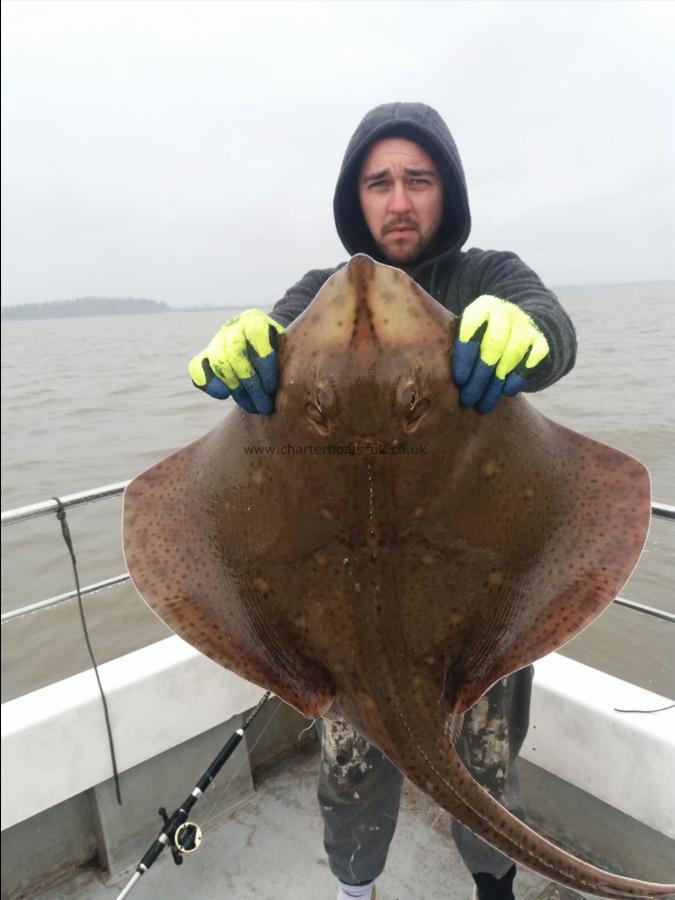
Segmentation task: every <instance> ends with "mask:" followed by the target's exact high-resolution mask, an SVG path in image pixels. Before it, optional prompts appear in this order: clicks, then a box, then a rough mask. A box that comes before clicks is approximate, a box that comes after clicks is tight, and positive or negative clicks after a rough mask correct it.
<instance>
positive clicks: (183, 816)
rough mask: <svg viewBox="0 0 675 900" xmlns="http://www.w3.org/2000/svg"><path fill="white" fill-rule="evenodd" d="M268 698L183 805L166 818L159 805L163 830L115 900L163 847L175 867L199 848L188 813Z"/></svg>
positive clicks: (199, 838) (128, 889)
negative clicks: (188, 854) (168, 848)
mask: <svg viewBox="0 0 675 900" xmlns="http://www.w3.org/2000/svg"><path fill="white" fill-rule="evenodd" d="M271 696H272V693H271V691H267V693H265V694H264V695H263V697H262V698H261V700H260V702H259V703H258V705H257V706H256V707H255V708H254V709H253V710H252V711H251V713H250V715H249V716H248V718H247V719H246V721H245V722H244V723H243V725H242V726H241V728H237V730H236V731H235V732H234V734H233V735H231V736H230V737H229V738H228V740H227V743H226V744H225V746H224V747H223V749H222V750H221V751H220V753H219V754H218V755H217V756H216V758H215V759H214V760H213V762H212V763H211V765H210V766H209V767H208V769H207V770H206V772H204V774H203V775H202V777H201V778H200V779H199V781H198V782H197V784H196V785H195V787H194V788H193V789H192V792H191V793H190V794H189V795H188V797H187V798H186V799H185V800H184V802H183V804H182V805H181V806H179V807H178V809H177V810H176V811H175V812H174V813H173V815H171V816H168V815H167V814H166V809H165V808H164V807H163V806H162V807H160V809H159V815H160V816H161V817H162V821H163V823H164V828H163V829H162V831H161V832H160V833H159V836H158V837H157V839H156V840H155V842H154V843H153V844H152V846H151V847H150V848H149V850H148V852H147V853H146V854H145V856H144V857H143V859H142V860H141V861H140V862H139V864H138V866H137V867H136V871H135V872H134V874H133V875H132V876H131V878H130V879H129V881H128V882H127V884H126V886H125V887H124V889H123V891H122V893H121V894H118V895H117V900H123V898H124V897H126V896H128V894H129V893H130V892H131V890H132V889H133V887H134V885H135V884H136V883H137V882H138V880H139V879H140V877H141V876H142V875H145V873H146V872H147V871H148V869H149V868H150V866H151V865H152V864H153V863H154V862H155V860H156V859H157V857H158V856H159V854H160V853H161V852H162V850H163V849H164V848H165V847H169V846H170V848H171V854H172V856H173V861H174V862H175V863H176V865H177V866H180V865H182V863H183V855H184V854H186V853H193V852H194V851H195V850H196V849H197V848H198V847H199V845H200V844H201V842H202V830H201V828H200V827H199V825H197V824H196V823H195V822H189V821H188V815H189V814H190V810H191V809H192V807H193V806H194V805H195V803H196V802H197V800H199V798H200V797H201V795H202V794H203V793H204V791H205V790H206V789H207V787H208V786H209V785H210V784H211V782H212V781H213V779H214V778H215V777H216V775H217V774H218V772H220V770H221V769H222V767H223V765H224V764H225V763H226V762H227V760H228V759H229V758H230V756H232V754H233V753H234V751H235V749H236V748H237V746H238V745H239V742H240V741H241V739H242V738H243V736H244V732H245V731H246V729H247V728H248V726H249V725H250V724H251V722H252V721H253V720H254V719H255V717H256V716H257V715H258V713H259V712H260V710H261V709H262V708H263V706H264V704H265V703H266V702H267V701H268V700H269V698H270V697H271Z"/></svg>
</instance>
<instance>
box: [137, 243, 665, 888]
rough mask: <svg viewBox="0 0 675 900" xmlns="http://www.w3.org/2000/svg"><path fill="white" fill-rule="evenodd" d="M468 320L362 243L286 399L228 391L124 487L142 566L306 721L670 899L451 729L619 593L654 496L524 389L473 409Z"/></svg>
mask: <svg viewBox="0 0 675 900" xmlns="http://www.w3.org/2000/svg"><path fill="white" fill-rule="evenodd" d="M455 332H456V320H454V319H453V317H452V316H451V315H450V314H449V313H448V312H447V311H446V310H445V309H443V307H441V306H440V305H439V304H438V303H436V301H434V300H433V299H432V298H431V297H429V296H428V295H427V294H425V293H424V292H423V291H422V290H421V289H420V288H419V287H418V286H417V285H416V284H415V283H414V282H413V281H412V280H411V279H409V278H408V277H407V276H406V275H405V274H404V273H403V272H401V271H399V270H396V269H392V268H389V267H387V266H382V265H379V264H376V263H374V262H373V261H372V260H371V259H369V258H368V257H364V256H359V257H354V259H352V260H351V262H350V263H349V264H348V265H347V266H346V267H344V268H343V269H341V270H340V271H339V272H338V273H336V274H335V275H334V276H333V277H332V278H331V279H329V280H328V281H327V282H326V284H325V285H324V287H323V288H322V290H321V292H320V293H319V294H318V295H317V297H316V298H315V300H314V301H313V302H312V304H311V305H310V306H309V307H308V309H307V310H306V311H305V312H304V313H303V314H302V316H300V317H299V318H298V319H297V320H296V321H295V322H294V323H293V324H292V325H291V326H290V328H289V329H288V332H287V334H286V335H282V336H280V339H279V355H280V362H281V381H280V388H279V392H278V394H277V399H276V412H275V414H274V415H273V416H269V417H266V416H251V415H248V414H246V413H244V412H242V411H241V410H238V409H236V410H234V411H233V412H231V413H230V414H229V415H228V416H227V418H226V419H225V421H224V422H223V423H222V424H221V425H220V426H218V427H217V428H216V429H214V430H213V431H212V432H210V433H209V434H208V435H206V436H205V437H203V438H201V439H200V440H198V441H196V442H194V443H193V444H191V445H190V446H189V447H187V448H185V449H184V450H181V451H179V452H178V453H176V454H174V455H173V456H171V457H169V458H168V459H167V460H164V462H162V463H160V464H159V465H158V466H155V467H153V468H152V469H150V470H149V471H148V472H146V473H144V474H143V475H141V476H140V477H139V478H137V479H136V480H135V481H134V482H133V483H132V484H131V485H130V486H129V488H128V489H127V493H126V499H125V513H124V517H125V519H124V541H125V553H126V558H127V563H128V567H129V571H130V572H131V575H132V578H133V580H134V583H135V584H136V586H137V588H138V590H139V591H140V593H141V594H142V596H143V597H144V598H145V600H146V601H147V602H148V603H149V605H150V606H151V607H152V608H153V609H154V610H155V611H156V612H157V614H158V615H159V616H160V617H161V618H162V619H163V620H164V621H165V622H166V623H167V624H168V625H169V626H170V627H171V628H173V629H174V630H175V631H176V632H177V633H178V634H180V635H181V636H182V637H183V638H185V639H186V640H187V641H189V642H190V643H192V644H193V645H194V646H196V647H197V648H198V649H200V650H201V651H202V652H204V653H205V654H206V655H208V656H209V657H211V658H212V659H214V660H215V661H216V662H219V663H220V664H222V665H224V666H227V667H228V668H230V669H232V670H233V671H235V672H237V673H238V674H240V675H242V676H243V677H245V678H248V679H249V680H251V681H254V682H256V683H257V684H260V685H262V686H264V687H265V688H267V689H270V690H273V691H274V692H276V693H277V694H278V695H279V696H280V697H282V698H283V699H285V700H287V701H288V702H289V703H291V704H292V705H293V706H295V707H296V708H297V709H299V710H300V711H301V712H303V713H304V714H305V715H307V716H311V717H315V716H318V715H331V714H335V715H340V714H341V715H344V716H346V717H347V718H348V719H350V720H351V721H352V722H353V723H354V725H355V726H356V727H357V728H358V730H359V731H361V733H362V734H363V735H364V736H365V737H366V739H367V740H369V741H371V742H372V743H374V744H376V745H377V746H378V747H379V748H380V749H381V750H382V751H383V752H384V753H385V754H386V755H387V756H389V757H390V759H392V761H393V762H394V763H395V764H396V765H397V766H399V768H400V769H401V770H402V771H403V772H404V773H405V774H406V775H407V776H408V777H409V778H410V779H411V780H412V781H414V782H415V783H416V784H417V785H418V786H419V787H420V788H421V789H422V790H424V791H426V792H427V793H428V794H430V796H432V797H433V798H434V799H435V800H436V802H437V803H439V804H440V805H441V806H442V807H444V808H445V809H447V810H449V811H450V812H451V813H452V814H453V815H455V816H456V817H457V818H458V819H459V820H460V821H462V822H463V823H464V824H466V825H467V826H468V827H469V828H471V829H472V830H474V831H475V832H476V833H477V834H478V835H480V836H481V837H483V838H485V840H487V841H488V842H489V843H491V844H493V845H494V846H495V847H497V848H498V849H500V850H501V851H502V852H504V853H506V854H507V855H508V856H509V857H511V858H512V859H514V860H515V861H516V862H518V863H521V864H523V865H525V866H527V867H529V868H531V869H533V870H534V871H537V872H539V873H541V874H542V875H545V876H546V877H549V878H551V879H553V880H555V881H559V882H560V883H562V884H566V885H568V886H570V887H572V888H575V889H577V890H580V891H583V892H586V893H596V894H600V895H601V896H607V897H616V898H630V897H666V896H670V895H671V894H674V893H675V886H673V885H656V884H650V883H647V882H639V881H635V880H631V879H626V878H622V877H619V876H615V875H611V874H609V873H605V872H602V871H601V870H599V869H595V868H594V867H592V866H589V865H588V864H587V863H584V862H582V861H581V860H577V859H575V858H574V857H570V856H569V855H567V854H565V853H564V852H563V851H562V850H560V849H559V848H557V847H555V846H554V845H552V844H550V843H549V842H548V841H546V840H544V839H543V838H542V837H540V836H539V835H537V834H536V833H535V832H533V831H531V830H530V829H528V828H526V826H524V825H523V824H522V823H521V822H519V821H518V820H517V819H515V818H513V817H512V816H511V815H510V814H509V813H508V812H507V811H506V810H505V809H504V808H503V807H501V806H499V804H497V803H496V802H495V801H494V800H493V799H492V798H491V797H490V795H489V794H487V793H486V792H485V791H484V790H483V789H482V788H481V787H480V786H479V785H478V784H477V783H476V782H475V781H474V780H473V779H472V778H471V776H470V775H469V774H468V773H467V771H466V770H465V769H464V767H463V766H462V764H461V762H460V761H459V758H458V757H457V754H456V753H455V751H454V749H453V747H452V745H451V743H450V742H449V740H448V739H447V737H446V733H447V731H446V725H447V718H448V715H449V714H451V713H453V712H454V713H455V714H461V713H462V712H463V711H465V710H467V709H469V708H470V707H471V706H472V705H473V704H474V703H475V702H476V701H477V700H478V699H479V698H480V697H481V696H482V694H484V693H485V691H486V690H488V688H489V687H490V686H491V685H492V684H494V683H495V682H496V681H498V680H499V679H500V678H503V677H504V676H505V675H507V674H508V673H509V672H512V671H515V670H516V669H519V668H521V667H522V666H525V665H527V664H528V663H530V662H531V661H533V660H535V659H537V658H539V657H541V656H543V655H545V654H546V653H549V652H550V651H552V650H554V649H557V648H558V647H560V646H561V645H562V644H563V643H565V642H566V641H568V640H569V639H570V638H572V637H573V636H574V635H575V634H577V633H578V632H579V631H580V630H582V629H583V628H584V627H586V626H587V625H588V624H589V623H590V622H591V621H593V619H595V618H596V617H597V616H598V615H599V614H600V613H601V612H602V611H603V610H604V609H605V608H606V607H607V606H608V605H609V604H610V603H611V600H612V599H613V597H614V596H616V594H617V593H618V592H619V590H620V589H621V587H622V586H623V584H624V583H625V581H626V580H627V579H628V577H629V575H630V573H631V571H632V569H633V568H634V566H635V563H636V562H637V559H638V557H639V554H640V551H641V549H642V546H643V544H644V540H645V538H646V534H647V529H648V525H649V520H650V502H651V497H650V485H649V476H648V474H647V472H646V470H645V469H644V467H643V466H641V465H640V464H639V463H638V462H636V461H635V460H633V459H631V458H630V457H628V456H626V455H625V454H623V453H620V452H618V451H616V450H612V449H611V448H609V447H605V446H604V445H602V444H598V443H597V442H595V441H592V440H590V439H588V438H585V437H583V436H582V435H578V434H575V433H574V432H571V431H569V430H567V429H565V428H562V427H560V426H559V425H556V424H555V423H554V422H551V421H550V420H548V419H546V418H545V417H544V416H541V415H540V414H539V413H537V412H536V410H535V409H534V408H533V407H532V406H531V405H530V404H529V403H528V402H527V400H525V399H524V398H523V397H522V396H521V397H516V398H512V399H509V400H505V401H502V402H501V403H500V405H499V406H498V407H497V409H496V410H495V411H494V412H492V413H490V414H489V415H487V416H481V415H480V414H479V413H477V412H476V411H475V410H474V409H470V408H468V409H467V408H462V407H460V405H459V401H458V392H457V389H456V388H455V386H454V384H453V381H452V378H451V371H450V353H451V348H452V343H453V340H454V335H455Z"/></svg>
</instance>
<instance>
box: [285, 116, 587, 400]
mask: <svg viewBox="0 0 675 900" xmlns="http://www.w3.org/2000/svg"><path fill="white" fill-rule="evenodd" d="M384 137H403V138H407V139H408V140H411V141H415V143H417V144H420V145H421V146H422V147H424V149H425V150H426V151H427V153H428V154H429V155H430V156H431V158H432V159H433V160H434V162H435V163H436V165H437V167H438V171H439V174H440V175H441V176H442V178H443V183H444V203H445V205H444V214H443V219H442V222H441V227H440V230H439V234H438V237H437V239H436V240H435V241H434V243H433V246H432V247H431V248H429V250H428V251H427V253H426V255H424V256H422V257H421V258H420V259H419V260H417V262H416V263H415V266H414V267H413V268H412V269H411V271H410V273H409V274H410V276H411V277H412V278H414V279H415V281H416V282H417V283H418V284H419V285H420V287H422V288H423V289H424V290H425V291H427V293H429V294H431V296H432V297H434V298H435V299H436V300H438V301H439V303H441V304H442V305H443V306H445V307H446V309H448V310H450V312H452V313H454V314H455V315H458V316H459V315H461V314H462V312H463V310H464V309H465V308H466V307H467V306H468V305H469V303H472V302H473V301H474V300H475V299H476V298H477V297H480V296H481V294H492V295H493V296H495V297H501V298H502V299H503V300H510V301H511V302H512V303H516V304H517V305H518V306H519V307H520V308H521V309H523V310H524V311H525V312H527V313H528V315H530V316H531V317H532V319H533V320H534V322H536V324H537V325H538V326H539V328H540V329H541V330H542V332H543V333H544V335H545V336H546V339H547V340H548V343H549V347H550V351H551V352H550V354H549V355H548V357H547V358H546V359H545V360H544V361H543V362H542V363H541V364H540V365H539V366H538V367H537V371H536V374H535V375H534V376H533V377H532V378H531V380H530V382H529V383H528V387H527V388H526V390H529V391H538V390H541V389H542V388H545V387H548V386H549V385H550V384H553V383H554V382H555V381H557V380H558V379H559V378H561V377H562V376H563V375H565V374H566V373H567V372H569V371H570V369H571V368H572V366H573V365H574V360H575V356H576V335H575V332H574V326H573V325H572V321H571V320H570V318H569V316H568V315H567V313H566V312H565V310H564V309H563V308H562V306H561V305H560V302H559V300H558V299H557V297H556V296H555V294H553V293H552V292H551V291H549V290H548V289H547V288H546V287H544V285H543V284H542V282H541V280H540V279H539V277H538V276H537V275H536V274H535V273H534V272H533V271H532V269H530V268H528V266H526V265H525V263H524V262H523V261H522V260H521V259H519V257H518V256H516V254H515V253H509V252H503V251H497V250H478V249H476V248H472V249H470V250H466V251H463V250H462V249H461V248H462V246H463V245H464V243H465V241H466V240H467V238H468V236H469V232H470V230H471V215H470V212H469V199H468V194H467V188H466V180H465V178H464V170H463V168H462V162H461V160H460V157H459V153H458V151H457V147H456V145H455V142H454V140H453V138H452V135H451V134H450V132H449V130H448V128H447V126H446V124H445V122H444V121H443V119H441V117H440V116H439V115H438V113H437V112H436V111H435V110H434V109H432V108H431V107H430V106H426V105H425V104H423V103H385V104H383V105H381V106H377V107H375V109H372V110H371V111H370V112H369V113H367V114H366V116H365V117H364V119H363V120H362V122H361V123H360V125H359V126H358V128H357V129H356V131H355V132H354V135H353V137H352V139H351V140H350V142H349V145H348V147H347V151H346V153H345V156H344V160H343V162H342V168H341V169H340V174H339V176H338V180H337V185H336V188H335V197H334V201H333V212H334V215H335V226H336V228H337V232H338V235H339V237H340V240H341V241H342V243H343V244H344V246H345V249H346V250H347V252H348V253H349V254H350V255H354V254H355V253H367V254H368V255H369V256H372V257H373V259H376V260H379V261H380V262H386V260H384V259H383V258H382V254H381V252H380V250H379V248H378V247H377V245H376V243H375V241H374V240H373V238H372V235H371V234H370V231H369V230H368V227H367V225H366V223H365V220H364V218H363V215H362V213H361V205H360V203H359V197H358V175H359V170H360V166H361V162H362V160H363V158H364V156H365V153H366V151H367V150H368V148H369V147H370V146H371V145H372V144H373V143H374V142H375V141H376V140H379V139H381V138H384ZM343 265H345V263H344V262H343V263H340V264H339V265H338V266H336V267H335V268H332V269H313V270H312V271H310V272H308V273H307V274H306V275H305V276H304V278H302V279H301V280H300V281H299V282H298V283H297V284H295V285H293V287H291V288H289V290H288V291H287V292H286V294H285V296H284V297H283V298H282V299H281V300H279V302H278V303H276V304H275V306H274V309H273V310H272V313H271V315H272V318H273V319H275V320H276V321H277V322H279V323H280V324H281V325H284V326H286V325H289V324H290V323H291V322H292V321H293V320H294V319H295V318H297V316H299V315H300V313H301V312H303V310H305V309H306V308H307V306H308V305H309V304H310V303H311V301H312V300H313V299H314V297H315V296H316V294H317V293H318V291H319V289H320V288H321V286H322V285H323V283H324V282H325V281H327V280H328V278H330V276H331V275H333V273H334V272H336V271H337V270H338V269H339V268H340V267H341V266H343Z"/></svg>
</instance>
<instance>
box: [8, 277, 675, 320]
mask: <svg viewBox="0 0 675 900" xmlns="http://www.w3.org/2000/svg"><path fill="white" fill-rule="evenodd" d="M656 285H659V286H664V285H675V281H673V280H672V279H669V278H661V279H654V280H652V281H621V282H598V283H597V284H564V285H552V286H551V289H552V290H553V291H554V292H559V291H560V292H565V291H581V290H586V291H596V290H600V289H607V288H611V289H615V288H620V287H649V286H656ZM243 308H244V307H242V306H241V305H239V306H210V305H208V306H207V305H203V306H169V304H168V303H164V302H163V301H161V300H147V299H145V298H136V297H80V298H78V299H76V300H53V301H48V302H46V303H20V304H17V305H15V306H3V307H2V308H1V309H0V316H1V319H2V321H3V322H6V321H22V320H23V321H26V320H33V319H76V318H90V317H92V316H127V315H147V314H158V313H177V312H189V313H200V312H207V313H208V312H218V311H223V312H231V313H235V312H240V311H241V310H242V309H243Z"/></svg>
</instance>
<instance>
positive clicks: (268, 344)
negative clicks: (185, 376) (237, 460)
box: [188, 309, 286, 415]
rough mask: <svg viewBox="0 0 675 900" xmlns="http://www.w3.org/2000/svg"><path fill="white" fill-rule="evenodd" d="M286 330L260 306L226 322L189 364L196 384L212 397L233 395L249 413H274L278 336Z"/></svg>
mask: <svg viewBox="0 0 675 900" xmlns="http://www.w3.org/2000/svg"><path fill="white" fill-rule="evenodd" d="M285 330H286V329H285V328H283V327H282V326H281V325H279V323H278V322H275V321H274V319H270V317H269V316H266V315H265V313H264V312H261V311H260V310H259V309H249V310H247V311H246V312H243V313H241V315H239V316H234V317H233V318H232V319H228V321H227V322H226V323H225V324H224V325H223V327H222V328H221V329H220V331H219V332H218V333H217V334H216V335H215V337H214V338H213V340H212V341H211V343H210V344H209V345H208V347H206V349H205V350H203V351H202V352H201V353H198V354H197V356H195V358H194V359H193V360H191V362H190V364H189V366H188V372H189V373H190V378H192V383H193V384H194V386H195V387H198V388H199V389H200V390H202V391H205V392H206V393H207V394H208V395H209V396H210V397H215V398H216V399H218V400H225V399H226V398H227V397H232V399H233V400H234V401H235V403H238V404H239V406H241V408H242V409H245V410H246V412H249V413H262V414H263V415H270V413H272V412H273V411H274V395H275V394H276V392H277V388H278V386H279V363H278V360H277V352H276V349H275V345H276V341H275V338H276V335H277V334H282V333H283V332H284V331H285Z"/></svg>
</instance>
